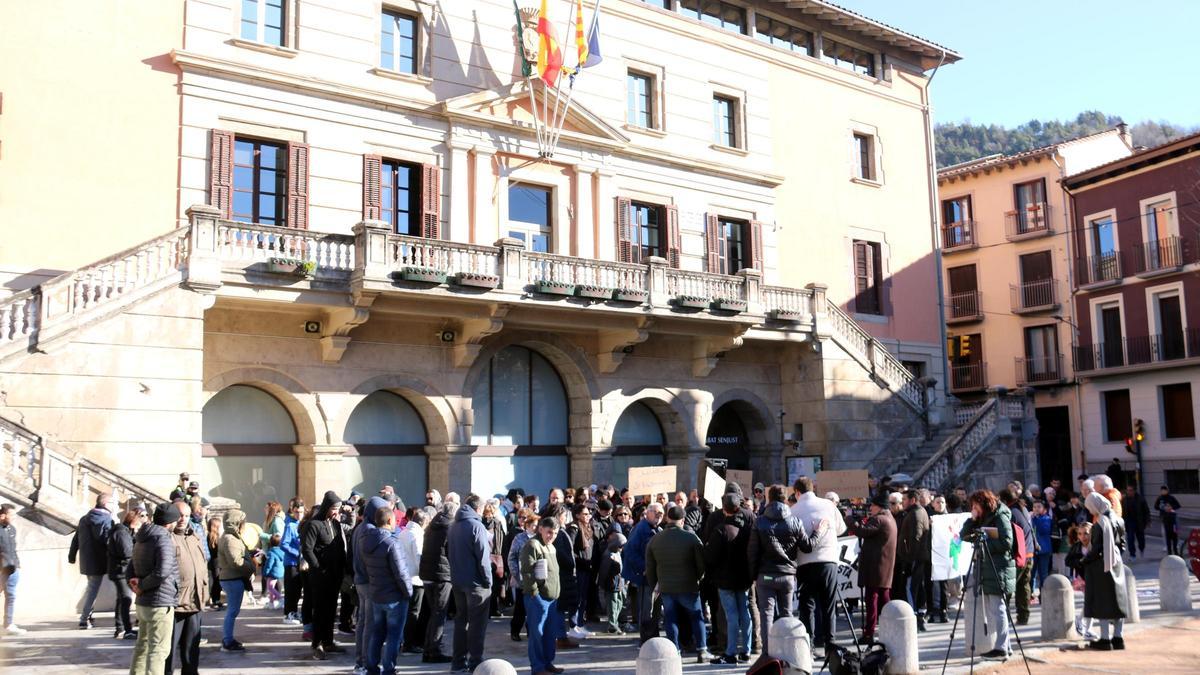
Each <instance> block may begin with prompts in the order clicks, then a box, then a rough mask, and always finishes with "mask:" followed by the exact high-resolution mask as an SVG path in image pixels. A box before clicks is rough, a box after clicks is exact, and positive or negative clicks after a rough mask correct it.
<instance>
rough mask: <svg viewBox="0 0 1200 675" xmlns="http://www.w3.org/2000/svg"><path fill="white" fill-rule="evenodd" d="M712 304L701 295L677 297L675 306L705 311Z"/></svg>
mask: <svg viewBox="0 0 1200 675" xmlns="http://www.w3.org/2000/svg"><path fill="white" fill-rule="evenodd" d="M709 302H711V301H710V300H709V299H708V298H706V297H704V296H700V295H677V296H675V306H676V307H682V308H685V309H704V308H706V307H708V303H709Z"/></svg>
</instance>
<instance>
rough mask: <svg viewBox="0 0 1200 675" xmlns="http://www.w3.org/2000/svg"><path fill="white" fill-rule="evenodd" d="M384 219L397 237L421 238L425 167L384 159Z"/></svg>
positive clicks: (381, 211)
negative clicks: (422, 182) (422, 171)
mask: <svg viewBox="0 0 1200 675" xmlns="http://www.w3.org/2000/svg"><path fill="white" fill-rule="evenodd" d="M379 180H380V185H381V187H382V189H381V190H380V198H381V200H382V203H381V208H380V219H381V220H383V221H384V222H385V223H387V224H388V225H391V226H392V231H393V232H395V233H396V234H407V235H409V236H413V237H420V236H422V235H421V167H420V166H419V165H416V164H408V163H406V162H394V161H392V160H384V161H383V166H382V170H381V171H380V175H379Z"/></svg>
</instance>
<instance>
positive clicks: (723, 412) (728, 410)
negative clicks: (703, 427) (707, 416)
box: [704, 402, 750, 471]
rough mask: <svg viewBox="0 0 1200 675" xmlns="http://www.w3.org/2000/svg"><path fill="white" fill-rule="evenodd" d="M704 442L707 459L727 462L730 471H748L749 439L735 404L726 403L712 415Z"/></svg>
mask: <svg viewBox="0 0 1200 675" xmlns="http://www.w3.org/2000/svg"><path fill="white" fill-rule="evenodd" d="M704 442H705V445H707V446H708V456H709V457H717V458H722V459H726V460H728V461H729V468H730V469H737V470H741V471H746V470H749V469H750V439H749V436H748V435H747V433H746V423H745V420H744V419H743V418H742V415H741V413H739V412H738V410H737V405H736V403H735V402H729V403H726V404H725V405H722V406H721V407H720V408H717V410H716V412H714V413H713V416H712V419H711V420H710V421H709V423H708V433H706V434H705V441H704Z"/></svg>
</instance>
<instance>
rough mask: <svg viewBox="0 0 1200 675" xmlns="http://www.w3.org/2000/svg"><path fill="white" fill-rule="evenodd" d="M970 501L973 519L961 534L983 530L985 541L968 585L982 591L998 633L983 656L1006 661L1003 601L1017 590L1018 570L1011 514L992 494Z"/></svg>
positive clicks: (980, 494) (977, 494)
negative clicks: (982, 553)
mask: <svg viewBox="0 0 1200 675" xmlns="http://www.w3.org/2000/svg"><path fill="white" fill-rule="evenodd" d="M967 501H968V503H969V504H970V506H971V518H970V519H968V520H967V521H966V522H965V523H963V527H962V532H961V533H960V534H961V536H962V538H963V539H967V538H968V537H969V536H971V535H973V534H974V533H975V532H976V531H977V530H983V538H982V539H981V540H980V541H979V542H978V543H977V544H976V546H983V549H984V555H983V559H982V561H977V562H976V569H975V570H974V572H972V574H971V580H970V581H968V584H970V583H971V581H973V582H974V583H976V584H978V585H979V586H980V587H982V590H983V602H982V605H983V611H984V612H985V613H986V616H987V622H988V625H989V626H991V627H992V629H993V630H995V631H996V645H995V647H994V648H992V650H991V651H988V652H986V653H984V654H983V658H985V659H991V660H997V661H1007V660H1008V657H1009V656H1010V655H1011V654H1012V648H1011V647H1010V646H1009V644H1008V610H1007V608H1006V607H1005V604H1004V599H1005V598H1006V597H1011V596H1012V595H1013V593H1014V592H1015V591H1016V589H1017V566H1016V563H1015V562H1014V561H1013V557H1012V551H1013V528H1012V512H1011V511H1009V510H1008V507H1007V506H1005V505H1004V504H1002V503H1001V502H1000V498H999V497H997V496H996V495H995V493H993V492H992V491H991V490H976V491H975V492H973V493H972V494H971V496H970V497H969V498H968V500H967ZM965 592H971V591H970V590H967V591H965Z"/></svg>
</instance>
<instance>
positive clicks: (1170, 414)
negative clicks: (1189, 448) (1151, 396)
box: [1158, 382, 1196, 439]
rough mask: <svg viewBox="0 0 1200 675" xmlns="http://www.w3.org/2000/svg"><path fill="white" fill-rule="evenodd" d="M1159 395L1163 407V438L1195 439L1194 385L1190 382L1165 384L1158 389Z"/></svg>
mask: <svg viewBox="0 0 1200 675" xmlns="http://www.w3.org/2000/svg"><path fill="white" fill-rule="evenodd" d="M1158 395H1159V399H1160V402H1161V405H1162V421H1163V438H1165V439H1172V438H1195V437H1196V419H1195V416H1194V414H1193V413H1192V385H1191V384H1190V383H1188V382H1180V383H1178V384H1164V385H1162V386H1161V387H1159V388H1158Z"/></svg>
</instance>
